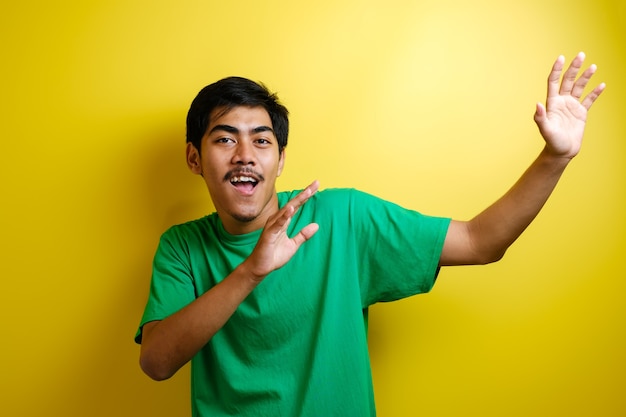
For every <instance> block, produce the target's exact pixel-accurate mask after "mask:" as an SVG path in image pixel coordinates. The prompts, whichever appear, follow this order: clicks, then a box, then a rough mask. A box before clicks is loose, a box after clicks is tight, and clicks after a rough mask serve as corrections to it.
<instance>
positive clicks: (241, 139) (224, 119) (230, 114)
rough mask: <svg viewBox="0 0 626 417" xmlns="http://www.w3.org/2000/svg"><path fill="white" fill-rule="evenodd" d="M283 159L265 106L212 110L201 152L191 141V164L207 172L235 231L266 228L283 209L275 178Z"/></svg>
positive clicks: (227, 222)
mask: <svg viewBox="0 0 626 417" xmlns="http://www.w3.org/2000/svg"><path fill="white" fill-rule="evenodd" d="M284 160H285V158H284V151H283V152H280V153H279V151H278V142H277V140H276V136H275V135H274V131H273V127H272V122H271V120H270V116H269V114H268V113H267V111H266V110H265V109H264V108H263V107H246V106H238V107H235V108H233V109H231V110H225V109H224V108H217V109H215V110H214V111H213V112H211V114H210V117H209V125H208V128H207V130H206V132H205V134H204V136H203V138H202V146H201V154H200V153H199V152H198V150H197V149H196V147H195V146H193V145H192V144H191V143H188V144H187V165H188V166H189V169H190V170H191V171H192V172H193V173H195V174H199V175H202V177H203V178H204V181H205V183H206V185H207V187H208V189H209V194H210V195H211V199H212V200H213V204H214V205H215V209H216V211H217V214H218V216H219V217H220V219H221V220H222V223H223V225H224V228H225V229H226V231H228V232H229V233H231V234H243V233H249V232H252V231H254V230H258V229H260V228H262V227H263V226H264V225H265V222H266V221H267V218H268V217H269V216H271V215H272V214H274V213H275V212H276V211H277V210H278V199H277V197H276V186H275V183H276V178H277V177H278V176H279V175H280V173H281V172H282V169H283V163H284Z"/></svg>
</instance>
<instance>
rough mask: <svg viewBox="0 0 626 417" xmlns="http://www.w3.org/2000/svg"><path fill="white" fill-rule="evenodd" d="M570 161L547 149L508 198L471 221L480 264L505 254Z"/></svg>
mask: <svg viewBox="0 0 626 417" xmlns="http://www.w3.org/2000/svg"><path fill="white" fill-rule="evenodd" d="M570 160H571V159H570V158H564V157H558V156H554V155H552V154H550V152H549V151H548V150H547V148H546V149H544V150H543V151H542V152H541V153H540V154H539V156H538V157H537V159H535V161H534V162H533V163H532V164H531V165H530V167H529V168H528V169H527V170H526V171H525V172H524V174H523V175H522V176H521V177H520V179H519V180H518V181H517V182H516V183H515V184H514V185H513V187H511V189H510V190H509V191H508V192H507V193H506V194H505V195H504V196H502V197H501V198H500V199H499V200H498V201H496V202H495V203H494V204H492V205H491V206H490V207H488V208H487V209H486V210H484V211H483V212H481V213H480V214H479V215H477V216H476V217H475V218H473V219H472V220H471V221H469V222H468V224H467V227H468V229H469V236H471V239H472V242H471V244H472V247H473V248H474V250H475V251H476V253H477V254H479V256H480V259H481V262H480V263H488V262H493V261H496V260H498V259H500V258H501V257H502V256H503V255H504V253H505V252H506V250H507V248H508V247H509V246H510V245H511V244H512V243H513V242H514V241H515V240H516V239H517V238H518V237H519V236H520V235H521V234H522V232H523V231H524V230H525V229H526V228H527V227H528V225H529V224H530V223H531V222H532V221H533V219H534V218H535V217H536V216H537V214H538V213H539V211H540V210H541V208H542V207H543V206H544V204H545V202H546V201H547V200H548V198H549V197H550V195H551V194H552V191H553V190H554V188H555V187H556V185H557V183H558V181H559V179H560V177H561V175H562V173H563V171H564V170H565V168H566V167H567V165H568V163H569V162H570Z"/></svg>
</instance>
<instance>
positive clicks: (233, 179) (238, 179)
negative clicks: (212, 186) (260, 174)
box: [230, 175, 256, 182]
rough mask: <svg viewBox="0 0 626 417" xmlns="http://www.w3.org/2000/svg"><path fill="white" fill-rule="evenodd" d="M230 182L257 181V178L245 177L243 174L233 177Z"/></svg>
mask: <svg viewBox="0 0 626 417" xmlns="http://www.w3.org/2000/svg"><path fill="white" fill-rule="evenodd" d="M230 182H256V180H255V179H254V178H252V177H245V176H243V175H242V176H239V177H232V178H231V179H230Z"/></svg>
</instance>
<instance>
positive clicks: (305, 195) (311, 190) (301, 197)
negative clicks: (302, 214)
mask: <svg viewBox="0 0 626 417" xmlns="http://www.w3.org/2000/svg"><path fill="white" fill-rule="evenodd" d="M319 186H320V183H319V181H318V180H315V181H313V182H312V183H311V184H309V186H308V187H306V188H305V189H304V190H302V191H300V192H299V193H298V195H297V196H295V197H294V198H292V199H291V200H289V202H288V203H287V204H286V205H285V207H293V209H294V212H295V211H296V210H298V209H299V208H300V207H302V205H303V204H304V203H306V202H307V201H308V200H309V198H311V197H312V196H313V195H314V194H315V193H316V192H317V189H318V188H319Z"/></svg>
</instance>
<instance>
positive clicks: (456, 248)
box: [440, 52, 605, 266]
mask: <svg viewBox="0 0 626 417" xmlns="http://www.w3.org/2000/svg"><path fill="white" fill-rule="evenodd" d="M584 59H585V56H584V54H583V53H582V52H581V53H579V54H578V55H577V56H576V57H575V58H574V60H573V61H572V63H571V64H570V66H569V67H568V68H567V70H566V71H565V73H564V74H563V79H562V81H561V74H562V72H563V68H564V61H565V59H564V58H563V56H560V57H559V58H558V59H557V60H556V62H555V63H554V65H553V66H552V70H551V71H550V75H549V76H548V94H547V99H546V105H545V106H544V105H543V104H541V103H538V104H537V108H536V111H535V122H536V123H537V126H538V127H539V131H540V132H541V135H542V136H543V138H544V140H545V142H546V144H545V147H544V149H543V150H542V151H541V153H540V154H539V156H538V157H537V159H536V160H535V161H534V162H533V163H532V164H531V165H530V167H529V168H528V169H527V170H526V172H524V174H523V175H522V177H521V178H520V179H519V180H518V181H517V182H516V183H515V185H513V187H512V188H511V189H510V190H509V191H508V192H507V193H506V194H505V195H504V196H502V197H501V198H500V199H499V200H498V201H496V202H495V203H494V204H492V205H491V206H489V207H488V208H487V209H486V210H484V211H483V212H481V213H480V214H479V215H477V216H476V217H474V218H473V219H472V220H469V221H457V220H453V221H452V222H451V223H450V227H449V229H448V234H447V236H446V240H445V243H444V246H443V251H442V254H441V259H440V265H442V266H445V265H473V264H486V263H490V262H495V261H497V260H499V259H500V258H502V256H503V255H504V253H505V252H506V250H507V249H508V247H509V246H510V245H511V244H512V243H513V242H514V241H515V240H516V239H517V238H518V237H519V236H520V235H521V234H522V232H523V231H524V230H525V229H526V227H527V226H528V225H529V224H530V223H531V222H532V221H533V219H534V218H535V217H536V216H537V214H538V213H539V211H540V210H541V208H542V207H543V205H544V204H545V202H546V201H547V200H548V197H549V196H550V194H551V193H552V191H553V190H554V188H555V187H556V184H557V182H558V181H559V178H560V177H561V174H562V173H563V171H564V170H565V168H566V167H567V165H568V164H569V162H570V161H571V160H572V159H573V158H574V157H575V156H576V155H577V154H578V152H579V151H580V147H581V143H582V138H583V133H584V130H585V123H586V120H587V112H588V111H589V109H590V108H591V105H592V104H593V103H594V101H595V100H596V99H597V98H598V96H600V94H601V93H602V91H604V88H605V84H604V83H602V84H600V85H598V86H597V87H595V88H594V89H593V90H592V91H591V92H590V93H589V94H588V95H587V96H585V97H584V98H583V99H582V101H581V97H582V94H583V90H584V89H585V87H586V85H587V83H588V82H589V80H590V79H591V77H592V75H593V74H594V73H595V71H596V66H595V65H591V66H590V67H589V68H587V69H586V70H585V71H584V72H583V73H582V74H581V76H580V77H578V78H576V77H577V76H578V72H579V71H580V69H581V67H582V64H583V61H584ZM560 81H561V82H560Z"/></svg>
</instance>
